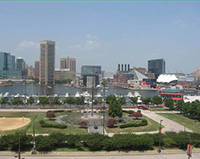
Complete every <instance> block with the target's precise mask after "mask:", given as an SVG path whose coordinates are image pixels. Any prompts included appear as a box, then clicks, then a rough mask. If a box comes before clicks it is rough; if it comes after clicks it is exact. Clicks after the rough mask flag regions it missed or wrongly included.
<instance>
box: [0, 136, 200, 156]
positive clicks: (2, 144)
mask: <svg viewBox="0 0 200 159" xmlns="http://www.w3.org/2000/svg"><path fill="white" fill-rule="evenodd" d="M20 134H22V136H21V150H22V151H31V149H32V146H33V145H32V136H31V135H26V134H23V133H20ZM18 139H19V133H16V134H9V135H2V136H0V151H11V150H12V151H17V150H18ZM189 142H191V144H192V145H193V146H194V147H196V148H200V134H197V133H188V132H180V133H175V132H167V133H165V134H162V135H161V145H162V148H168V147H172V148H180V149H186V148H187V144H188V143H189ZM158 143H159V134H143V135H135V134H116V135H114V136H113V137H108V136H103V135H100V134H86V135H71V134H70V135H69V134H62V133H53V134H50V135H49V136H36V150H37V151H39V152H48V151H53V150H56V149H58V148H77V149H85V148H86V149H88V150H90V151H101V150H104V151H121V150H122V151H130V150H139V151H144V150H152V149H154V147H155V146H158Z"/></svg>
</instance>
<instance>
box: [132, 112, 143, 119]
mask: <svg viewBox="0 0 200 159" xmlns="http://www.w3.org/2000/svg"><path fill="white" fill-rule="evenodd" d="M133 116H134V117H136V118H139V117H142V113H141V112H139V111H138V112H134V113H133Z"/></svg>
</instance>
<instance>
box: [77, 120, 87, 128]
mask: <svg viewBox="0 0 200 159" xmlns="http://www.w3.org/2000/svg"><path fill="white" fill-rule="evenodd" d="M78 125H80V126H81V127H87V122H86V121H79V122H78Z"/></svg>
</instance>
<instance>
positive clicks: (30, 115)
mask: <svg viewBox="0 0 200 159" xmlns="http://www.w3.org/2000/svg"><path fill="white" fill-rule="evenodd" d="M58 115H63V113H60V112H59V113H56V116H58ZM72 116H73V115H72ZM0 117H26V118H30V119H31V123H29V124H28V125H26V126H24V127H22V128H19V129H15V130H10V131H0V134H9V133H14V132H16V131H25V132H27V133H30V134H32V133H33V119H34V118H35V133H36V134H49V133H51V132H62V133H66V134H85V133H88V132H87V129H82V128H77V127H73V126H68V127H67V128H66V129H56V128H42V127H41V126H40V123H39V121H40V120H41V119H44V117H46V113H43V112H0ZM47 122H51V123H55V122H54V121H48V120H47Z"/></svg>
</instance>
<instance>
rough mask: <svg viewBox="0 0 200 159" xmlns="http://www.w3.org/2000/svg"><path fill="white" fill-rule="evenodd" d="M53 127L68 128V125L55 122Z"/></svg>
mask: <svg viewBox="0 0 200 159" xmlns="http://www.w3.org/2000/svg"><path fill="white" fill-rule="evenodd" d="M53 128H58V129H65V128H67V125H61V124H53Z"/></svg>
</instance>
